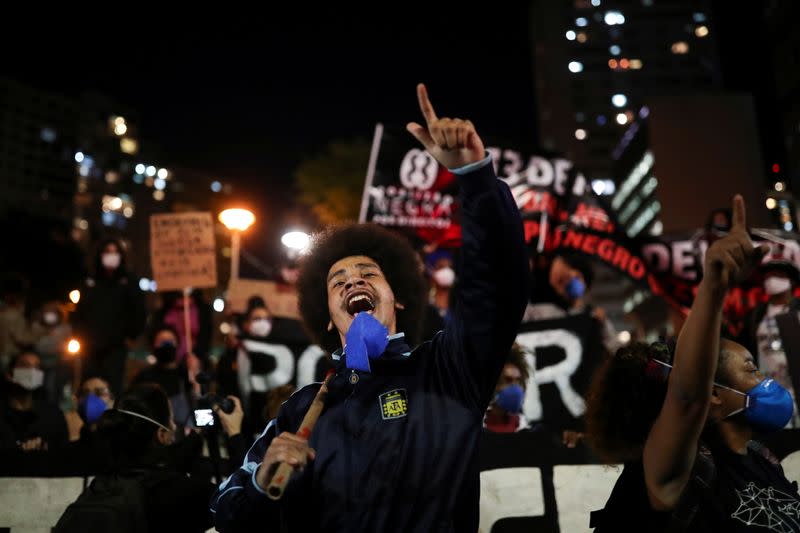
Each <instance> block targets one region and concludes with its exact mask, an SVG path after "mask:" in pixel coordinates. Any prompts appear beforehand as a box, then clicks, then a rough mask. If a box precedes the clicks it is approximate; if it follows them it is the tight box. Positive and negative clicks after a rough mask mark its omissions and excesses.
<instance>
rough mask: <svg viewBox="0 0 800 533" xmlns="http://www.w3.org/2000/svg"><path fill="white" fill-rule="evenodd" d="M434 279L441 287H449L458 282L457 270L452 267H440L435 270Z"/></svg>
mask: <svg viewBox="0 0 800 533" xmlns="http://www.w3.org/2000/svg"><path fill="white" fill-rule="evenodd" d="M433 281H435V282H436V284H437V285H438V286H440V287H443V288H445V289H449V288H450V287H452V286H453V283H455V282H456V272H455V270H453V269H452V268H450V267H444V268H440V269H438V270H434V271H433Z"/></svg>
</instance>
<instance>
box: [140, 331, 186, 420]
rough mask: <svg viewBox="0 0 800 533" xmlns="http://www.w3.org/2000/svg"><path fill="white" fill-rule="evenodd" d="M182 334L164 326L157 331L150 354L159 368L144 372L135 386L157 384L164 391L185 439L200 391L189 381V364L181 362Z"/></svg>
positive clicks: (151, 367)
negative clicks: (193, 400)
mask: <svg viewBox="0 0 800 533" xmlns="http://www.w3.org/2000/svg"><path fill="white" fill-rule="evenodd" d="M178 343H179V341H178V332H177V331H175V329H174V328H173V327H172V326H169V325H166V324H162V325H161V326H159V327H156V328H155V329H154V330H153V335H152V337H151V339H150V350H151V353H152V355H153V357H154V359H155V364H152V365H150V366H148V367H145V368H143V369H142V370H141V371H140V372H139V373H138V374H137V375H136V376H135V377H134V378H133V383H134V384H139V383H156V384H158V385H159V386H161V388H162V389H164V392H166V393H167V397H168V398H169V402H170V405H171V407H172V414H173V416H174V418H175V420H176V423H177V425H178V434H179V435H182V434H183V430H184V428H185V427H187V426H191V416H192V404H193V402H192V395H193V391H194V389H196V387H195V386H194V384H193V383H192V382H191V380H190V379H189V370H188V368H187V364H186V363H187V360H186V359H184V360H183V361H182V362H180V363H179V362H178V360H177V353H178Z"/></svg>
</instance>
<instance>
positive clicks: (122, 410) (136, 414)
mask: <svg viewBox="0 0 800 533" xmlns="http://www.w3.org/2000/svg"><path fill="white" fill-rule="evenodd" d="M117 411H118V412H120V413H123V414H126V415H128V416H135V417H136V418H141V419H142V420H147V421H148V422H150V423H151V424H155V425H157V426H158V427H160V428H161V429H165V430H167V431H168V432H169V434H170V441H171V442H175V430H174V429H170V428H168V427H167V426H165V425H164V424H162V423H161V422H156V421H155V420H153V419H152V418H150V417H149V416H145V415H143V414H141V413H135V412H133V411H126V410H125V409H117Z"/></svg>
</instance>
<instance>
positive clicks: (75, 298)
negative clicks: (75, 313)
mask: <svg viewBox="0 0 800 533" xmlns="http://www.w3.org/2000/svg"><path fill="white" fill-rule="evenodd" d="M69 301H70V302H72V303H74V304H77V303H78V302H80V301H81V291H79V290H78V289H75V290H73V291H69Z"/></svg>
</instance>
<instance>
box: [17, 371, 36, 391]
mask: <svg viewBox="0 0 800 533" xmlns="http://www.w3.org/2000/svg"><path fill="white" fill-rule="evenodd" d="M11 381H13V382H14V383H16V384H17V385H19V386H20V387H22V388H23V389H25V390H27V391H35V390H36V389H38V388H39V387H41V386H42V383H44V372H43V371H41V370H39V369H38V368H15V369H14V370H13V372H12V373H11Z"/></svg>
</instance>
